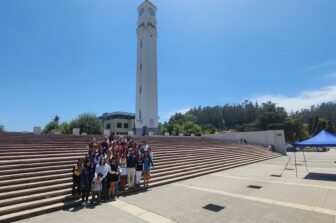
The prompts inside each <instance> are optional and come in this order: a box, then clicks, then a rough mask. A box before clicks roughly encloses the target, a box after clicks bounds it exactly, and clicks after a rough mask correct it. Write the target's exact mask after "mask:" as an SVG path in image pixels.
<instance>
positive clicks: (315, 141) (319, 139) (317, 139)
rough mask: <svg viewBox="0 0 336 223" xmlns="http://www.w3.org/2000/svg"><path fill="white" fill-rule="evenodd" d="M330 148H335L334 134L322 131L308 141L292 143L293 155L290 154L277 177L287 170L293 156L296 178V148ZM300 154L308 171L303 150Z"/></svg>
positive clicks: (335, 137)
mask: <svg viewBox="0 0 336 223" xmlns="http://www.w3.org/2000/svg"><path fill="white" fill-rule="evenodd" d="M332 146H335V147H336V135H334V134H332V133H330V132H328V131H326V130H322V131H321V132H320V133H319V134H317V135H316V136H314V137H312V138H310V139H307V140H305V141H302V142H296V143H294V147H295V150H294V153H292V154H291V155H290V157H289V159H288V161H287V164H286V166H285V168H284V169H283V170H282V172H281V174H280V175H279V176H282V174H283V172H284V171H285V169H287V166H288V164H289V163H290V161H291V159H292V155H293V154H294V157H295V172H296V176H297V165H298V164H297V161H296V148H297V147H298V148H301V147H332ZM300 151H301V150H300ZM302 154H303V158H304V163H305V166H306V170H307V171H308V168H307V161H306V156H305V153H304V150H302Z"/></svg>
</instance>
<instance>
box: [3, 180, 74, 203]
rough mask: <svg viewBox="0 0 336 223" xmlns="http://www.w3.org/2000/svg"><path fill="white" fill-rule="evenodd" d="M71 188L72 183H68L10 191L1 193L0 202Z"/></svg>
mask: <svg viewBox="0 0 336 223" xmlns="http://www.w3.org/2000/svg"><path fill="white" fill-rule="evenodd" d="M71 187H72V182H68V183H59V184H55V185H49V186H48V185H47V186H40V187H35V188H28V189H22V190H12V191H8V192H3V193H1V194H0V200H3V199H10V198H14V197H20V196H26V195H33V194H38V193H47V192H49V191H55V190H62V189H69V188H71Z"/></svg>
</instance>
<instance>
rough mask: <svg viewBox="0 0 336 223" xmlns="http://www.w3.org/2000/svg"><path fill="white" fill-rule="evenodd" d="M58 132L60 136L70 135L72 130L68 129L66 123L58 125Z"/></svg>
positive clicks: (68, 125) (68, 126)
mask: <svg viewBox="0 0 336 223" xmlns="http://www.w3.org/2000/svg"><path fill="white" fill-rule="evenodd" d="M58 130H59V131H60V132H61V134H71V133H72V129H71V127H70V124H69V123H68V122H63V123H62V124H60V125H59V127H58Z"/></svg>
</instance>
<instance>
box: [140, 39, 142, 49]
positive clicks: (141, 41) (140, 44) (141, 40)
mask: <svg viewBox="0 0 336 223" xmlns="http://www.w3.org/2000/svg"><path fill="white" fill-rule="evenodd" d="M140 48H142V40H141V41H140Z"/></svg>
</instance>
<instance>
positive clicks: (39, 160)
mask: <svg viewBox="0 0 336 223" xmlns="http://www.w3.org/2000/svg"><path fill="white" fill-rule="evenodd" d="M224 151H225V150H222V152H224ZM179 152H183V151H179ZM212 152H213V151H212V150H211V149H209V150H208V151H197V150H193V151H191V153H199V154H200V153H202V154H210V153H212ZM226 152H227V153H231V151H230V150H227V151H226ZM240 152H245V151H240ZM247 152H248V151H247ZM250 152H252V153H253V151H250ZM186 153H187V152H186ZM84 155H85V154H78V155H74V156H64V157H62V156H57V157H49V156H46V157H43V158H28V159H18V160H1V161H0V170H1V166H4V165H10V164H12V163H13V162H15V163H16V164H17V165H19V164H34V163H42V162H50V161H66V160H77V159H79V158H83V156H84ZM184 155H185V154H184V153H182V154H180V153H175V154H173V155H172V156H174V157H179V156H184ZM155 159H160V157H158V158H156V157H155Z"/></svg>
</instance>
